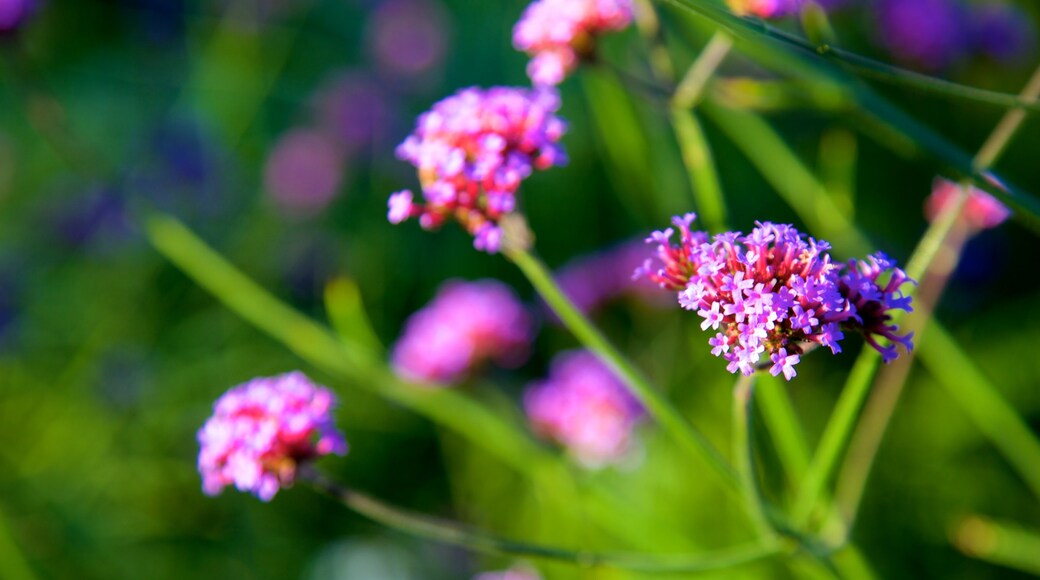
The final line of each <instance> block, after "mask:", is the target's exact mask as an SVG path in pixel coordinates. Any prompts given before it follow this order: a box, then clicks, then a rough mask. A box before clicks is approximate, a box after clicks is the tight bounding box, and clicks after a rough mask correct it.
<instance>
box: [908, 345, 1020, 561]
mask: <svg viewBox="0 0 1040 580" xmlns="http://www.w3.org/2000/svg"><path fill="white" fill-rule="evenodd" d="M919 341H920V343H921V346H920V348H919V349H918V354H917V356H918V357H920V359H921V361H922V362H923V363H924V364H925V365H927V367H928V370H929V371H930V372H931V373H932V374H933V375H934V376H935V377H936V378H937V379H939V384H940V385H942V387H943V389H944V390H945V391H946V392H947V393H948V394H949V395H950V397H952V398H953V399H954V401H956V402H957V404H958V406H959V407H960V408H961V409H962V410H963V411H964V412H965V413H966V414H967V415H968V417H969V418H970V419H971V421H972V422H973V423H975V426H976V427H978V428H979V430H980V431H982V432H983V433H984V434H985V435H986V437H988V438H989V440H990V441H991V442H992V443H993V445H995V446H996V447H997V449H998V450H1000V453H1001V454H1002V455H1003V456H1004V458H1005V459H1007V460H1008V462H1010V463H1011V465H1012V466H1013V467H1014V468H1015V470H1016V471H1018V473H1019V475H1021V476H1022V478H1023V479H1024V480H1025V482H1026V484H1027V485H1029V487H1030V489H1032V490H1033V494H1034V495H1036V497H1037V498H1038V499H1040V441H1038V440H1037V436H1036V434H1035V433H1034V432H1033V431H1032V430H1031V429H1030V428H1029V425H1028V424H1026V422H1025V421H1024V420H1023V419H1022V417H1021V416H1020V415H1019V414H1018V413H1017V412H1016V411H1015V409H1014V408H1013V407H1012V406H1011V405H1010V404H1009V403H1008V402H1007V401H1005V400H1004V398H1003V397H1001V396H1000V391H999V389H997V387H996V385H994V384H993V383H992V382H990V380H989V379H987V378H986V376H985V375H983V374H982V372H981V371H979V369H978V368H977V367H976V366H975V365H974V364H973V363H972V362H971V358H970V357H969V355H968V353H966V352H964V351H962V350H961V349H960V348H959V347H958V346H957V344H956V343H955V342H954V341H953V339H952V338H951V337H950V335H949V334H948V333H947V332H946V331H945V330H944V329H943V328H942V327H940V326H938V325H936V324H930V325H929V326H928V327H927V328H925V329H924V332H922V334H921V337H920V338H919ZM1038 554H1040V553H1038Z"/></svg>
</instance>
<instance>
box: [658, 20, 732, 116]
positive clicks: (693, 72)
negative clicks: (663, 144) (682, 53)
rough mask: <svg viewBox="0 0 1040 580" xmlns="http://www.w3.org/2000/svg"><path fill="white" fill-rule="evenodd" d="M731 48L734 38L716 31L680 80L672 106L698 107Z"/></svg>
mask: <svg viewBox="0 0 1040 580" xmlns="http://www.w3.org/2000/svg"><path fill="white" fill-rule="evenodd" d="M731 48H733V40H732V39H731V38H730V36H729V35H728V34H726V33H725V32H716V33H715V34H714V35H713V36H712V37H711V40H709V41H708V44H707V45H705V47H704V50H702V51H701V53H700V55H699V56H698V57H697V60H695V61H693V64H692V65H690V68H689V69H688V70H687V71H686V74H685V75H683V78H682V80H681V81H679V86H677V87H676V88H675V93H674V94H673V95H672V106H673V107H675V108H678V109H692V108H693V107H696V106H697V103H698V102H699V101H700V100H701V96H702V95H703V94H704V88H705V87H707V86H708V82H709V81H710V80H711V77H712V75H714V74H715V71H716V70H717V69H718V68H719V65H721V64H722V61H723V60H724V59H725V58H726V55H728V54H729V51H730V49H731Z"/></svg>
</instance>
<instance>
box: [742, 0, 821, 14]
mask: <svg viewBox="0 0 1040 580" xmlns="http://www.w3.org/2000/svg"><path fill="white" fill-rule="evenodd" d="M726 3H727V4H729V8H730V10H732V11H733V12H734V13H736V14H739V15H741V16H745V15H750V16H758V17H759V18H783V17H784V16H789V15H791V14H794V13H796V12H798V11H799V10H801V8H802V5H804V4H805V0H727V2H726Z"/></svg>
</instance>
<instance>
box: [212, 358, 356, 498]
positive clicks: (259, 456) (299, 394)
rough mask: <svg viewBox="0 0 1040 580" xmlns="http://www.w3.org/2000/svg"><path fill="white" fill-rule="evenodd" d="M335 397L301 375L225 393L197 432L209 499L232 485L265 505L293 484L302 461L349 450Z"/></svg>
mask: <svg viewBox="0 0 1040 580" xmlns="http://www.w3.org/2000/svg"><path fill="white" fill-rule="evenodd" d="M335 402H336V399H335V397H334V396H333V395H332V393H330V392H329V391H328V390H327V389H324V388H322V387H319V386H317V385H315V384H314V383H312V382H311V381H310V379H308V378H307V377H306V376H305V375H304V374H303V373H300V372H292V373H287V374H284V375H279V376H276V377H263V378H256V379H253V380H252V381H249V382H248V383H245V384H242V385H239V386H237V387H234V388H232V389H231V390H229V391H228V392H226V393H224V395H223V396H221V397H220V399H218V400H217V402H216V404H215V405H214V413H213V416H212V417H210V418H209V419H208V420H207V421H206V424H205V425H203V427H202V429H200V430H199V434H198V440H199V446H200V450H199V473H200V474H201V475H202V490H203V491H204V492H205V493H206V494H208V495H216V494H218V493H220V492H221V491H222V490H223V489H224V487H225V486H228V485H234V486H235V487H236V488H238V489H239V490H240V491H248V492H252V493H253V494H255V495H256V496H257V497H259V498H260V499H262V500H264V501H270V499H271V498H273V497H274V495H275V494H276V493H277V492H278V490H279V489H280V488H281V487H285V486H289V485H291V484H292V483H293V480H294V479H295V476H296V468H297V466H298V465H299V463H300V462H301V461H306V460H310V459H313V458H316V457H320V456H322V455H328V454H330V453H336V454H338V455H343V454H345V453H346V452H347V442H346V440H345V439H344V438H343V435H342V434H341V433H340V432H339V431H337V430H336V428H335V425H334V424H333V420H332V416H331V414H330V412H331V410H332V408H333V406H334V405H335Z"/></svg>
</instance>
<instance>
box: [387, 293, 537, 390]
mask: <svg viewBox="0 0 1040 580" xmlns="http://www.w3.org/2000/svg"><path fill="white" fill-rule="evenodd" d="M533 330H534V323H533V321H532V319H531V316H530V315H529V314H528V312H527V310H526V309H525V308H524V305H523V304H522V303H521V302H520V301H519V300H518V299H517V297H516V295H515V294H513V291H512V290H510V289H509V287H508V286H506V285H504V284H502V283H501V282H497V281H495V280H481V281H477V282H460V281H450V282H447V283H445V284H444V285H443V286H442V287H441V289H440V291H439V292H438V293H437V296H436V298H434V299H433V301H432V302H431V303H430V304H428V305H427V306H426V307H425V308H423V309H422V310H420V311H418V312H416V313H415V314H413V315H412V316H411V318H409V319H408V322H407V324H406V326H405V331H404V335H403V336H402V337H401V338H400V340H398V342H397V344H396V345H395V346H394V350H393V354H392V359H393V365H394V368H395V369H396V370H397V372H398V373H399V374H400V375H402V376H404V377H406V378H408V379H411V380H416V381H423V382H433V383H455V382H458V381H459V380H461V379H462V378H463V377H464V376H465V375H466V373H468V372H470V371H471V370H472V369H474V368H475V367H476V366H478V365H479V364H481V363H482V362H484V361H485V360H489V359H490V360H493V361H494V362H495V363H497V364H498V365H500V366H504V367H514V366H517V365H519V364H521V363H523V362H524V361H525V360H526V359H527V355H528V349H529V346H530V343H531V340H532V335H533Z"/></svg>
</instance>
